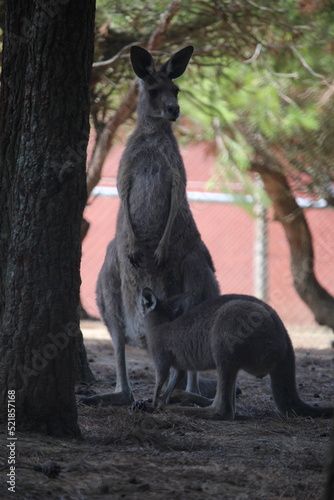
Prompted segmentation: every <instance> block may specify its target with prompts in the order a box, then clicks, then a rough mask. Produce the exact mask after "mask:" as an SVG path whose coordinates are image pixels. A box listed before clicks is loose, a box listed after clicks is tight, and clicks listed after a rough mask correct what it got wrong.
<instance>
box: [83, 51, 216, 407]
mask: <svg viewBox="0 0 334 500" xmlns="http://www.w3.org/2000/svg"><path fill="white" fill-rule="evenodd" d="M192 52H193V48H192V47H186V48H185V49H182V50H180V51H179V52H177V53H176V54H174V56H172V57H171V58H170V59H169V61H167V62H166V63H165V64H164V65H163V67H162V68H161V69H160V71H156V70H155V69H154V63H153V59H152V57H151V55H150V54H149V53H148V52H147V51H146V50H144V49H142V48H140V47H132V50H131V60H132V65H133V68H134V70H135V72H136V74H137V75H138V76H139V77H140V78H141V82H140V93H139V101H138V119H137V127H136V129H135V131H134V132H133V134H132V135H131V137H130V139H129V141H128V143H127V146H126V148H125V151H124V154H123V156H122V158H121V161H120V166H119V170H118V176H117V186H118V191H119V195H120V200H121V205H120V209H119V213H118V219H117V228H116V236H115V239H114V240H112V241H111V242H110V243H109V246H108V249H107V254H106V257H105V261H104V263H103V266H102V269H101V271H100V274H99V277H98V282H97V303H98V307H99V310H100V312H101V316H102V318H103V320H104V322H105V324H106V326H107V328H108V330H109V332H110V334H111V336H112V340H113V344H114V348H115V358H116V373H117V386H116V391H115V393H114V394H102V395H96V396H92V397H90V398H84V399H83V400H81V401H82V402H83V403H86V404H96V403H97V402H99V401H101V400H102V401H103V402H104V404H129V403H131V402H132V401H133V394H132V391H131V388H130V384H129V380H128V374H127V368H126V361H125V344H126V343H129V344H133V345H137V346H141V347H146V329H145V321H144V318H143V317H142V315H141V314H140V313H139V309H138V303H137V297H138V291H139V290H140V289H142V288H143V287H144V286H149V287H151V288H152V289H154V290H155V292H156V294H157V296H158V297H159V298H160V299H165V298H167V297H169V296H172V295H175V294H177V293H181V292H183V291H185V290H188V289H191V290H194V292H195V293H194V294H193V295H192V296H191V297H189V298H188V299H187V300H186V301H185V302H184V303H183V305H182V312H184V311H186V310H188V309H190V308H191V307H193V306H195V305H196V304H198V303H200V302H202V301H203V300H206V299H208V298H211V297H215V296H217V295H218V294H219V286H218V282H217V280H216V277H215V274H214V267H213V263H212V259H211V256H210V254H209V252H208V250H207V248H206V246H205V245H204V243H203V242H202V240H201V237H200V234H199V232H198V229H197V227H196V224H195V221H194V219H193V216H192V214H191V211H190V208H189V204H188V201H187V198H186V173H185V169H184V165H183V161H182V158H181V154H180V151H179V148H178V144H177V141H176V138H175V136H174V134H173V131H172V126H171V121H175V120H176V118H177V117H178V115H179V105H178V102H177V90H178V88H177V87H176V85H175V84H174V83H173V81H172V78H177V77H178V76H180V75H181V74H182V73H183V72H184V71H185V69H186V66H187V64H188V62H189V59H190V57H191V54H192ZM196 381H197V379H196V377H192V388H193V390H196V389H197V388H196Z"/></svg>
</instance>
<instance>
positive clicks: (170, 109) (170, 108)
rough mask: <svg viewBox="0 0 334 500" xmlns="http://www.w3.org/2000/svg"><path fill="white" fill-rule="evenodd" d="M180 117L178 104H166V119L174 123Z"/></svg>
mask: <svg viewBox="0 0 334 500" xmlns="http://www.w3.org/2000/svg"><path fill="white" fill-rule="evenodd" d="M179 116H180V106H179V105H178V104H167V119H168V120H169V121H171V122H175V120H177V119H178V117H179Z"/></svg>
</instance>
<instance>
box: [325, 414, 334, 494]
mask: <svg viewBox="0 0 334 500" xmlns="http://www.w3.org/2000/svg"><path fill="white" fill-rule="evenodd" d="M324 500H334V422H333V426H332V432H331V441H330V449H329V454H328V462H327V480H326V487H325V495H324Z"/></svg>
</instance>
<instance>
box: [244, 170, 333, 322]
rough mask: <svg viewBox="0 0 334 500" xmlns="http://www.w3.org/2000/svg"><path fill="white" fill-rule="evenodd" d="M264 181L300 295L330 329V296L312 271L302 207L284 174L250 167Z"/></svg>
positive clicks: (312, 262)
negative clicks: (285, 244)
mask: <svg viewBox="0 0 334 500" xmlns="http://www.w3.org/2000/svg"><path fill="white" fill-rule="evenodd" d="M252 171H254V172H258V173H259V174H260V176H261V178H262V181H263V183H264V189H265V190H266V192H267V194H268V196H269V198H270V200H271V201H272V203H273V207H274V210H275V214H276V216H277V218H278V220H279V221H280V222H281V224H282V226H283V228H284V231H285V234H286V237H287V239H288V242H289V245H290V256H291V272H292V276H293V282H294V286H295V289H296V291H297V293H298V294H299V296H300V298H301V299H302V300H303V301H304V302H305V303H306V305H307V306H308V307H309V308H310V309H311V311H312V312H313V314H314V317H315V320H316V321H317V322H318V323H319V324H320V325H327V326H329V327H330V328H332V329H333V330H334V298H333V297H332V296H331V295H330V294H329V293H328V292H327V290H325V289H324V288H323V287H322V286H321V285H320V283H319V282H318V280H317V278H316V276H315V274H314V253H313V245H312V236H311V233H310V230H309V227H308V225H307V221H306V219H305V216H304V213H303V210H302V209H301V208H300V207H299V206H298V205H297V203H296V201H295V199H294V197H293V194H292V192H291V189H290V186H289V184H288V182H287V180H286V178H285V176H284V175H283V174H281V173H278V172H273V171H271V170H269V169H267V168H265V167H263V166H259V165H255V166H252Z"/></svg>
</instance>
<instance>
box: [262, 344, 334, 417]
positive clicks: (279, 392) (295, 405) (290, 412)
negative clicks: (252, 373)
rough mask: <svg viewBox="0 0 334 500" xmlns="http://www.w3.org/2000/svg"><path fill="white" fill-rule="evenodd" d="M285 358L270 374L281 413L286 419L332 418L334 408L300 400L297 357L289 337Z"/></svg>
mask: <svg viewBox="0 0 334 500" xmlns="http://www.w3.org/2000/svg"><path fill="white" fill-rule="evenodd" d="M287 341H288V344H287V349H286V355H285V357H284V358H283V359H282V360H281V361H280V362H279V363H278V364H277V366H276V367H275V369H274V370H273V371H272V372H270V377H271V388H272V392H273V396H274V400H275V403H276V406H277V408H278V410H279V412H280V413H281V414H282V415H284V416H286V417H288V416H289V417H293V416H299V417H312V418H330V417H333V416H334V407H323V408H322V407H316V406H310V405H308V404H306V403H304V401H302V400H301V399H300V397H299V396H298V393H297V389H296V371H295V355H294V352H293V347H292V344H291V340H290V338H289V337H287Z"/></svg>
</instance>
